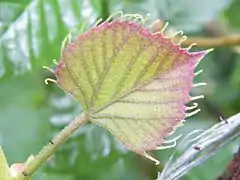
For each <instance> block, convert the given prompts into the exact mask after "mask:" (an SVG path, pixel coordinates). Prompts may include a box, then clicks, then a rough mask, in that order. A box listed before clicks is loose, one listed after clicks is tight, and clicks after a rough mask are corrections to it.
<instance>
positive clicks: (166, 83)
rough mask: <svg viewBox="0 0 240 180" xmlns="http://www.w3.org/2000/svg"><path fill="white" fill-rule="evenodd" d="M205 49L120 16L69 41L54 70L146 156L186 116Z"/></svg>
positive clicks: (94, 115) (99, 119) (90, 110)
mask: <svg viewBox="0 0 240 180" xmlns="http://www.w3.org/2000/svg"><path fill="white" fill-rule="evenodd" d="M123 16H124V15H123ZM206 53H207V52H205V51H202V52H198V53H188V52H187V50H185V51H184V50H181V49H180V47H178V46H177V45H174V44H173V43H172V42H170V39H168V40H167V39H164V38H163V37H161V36H160V35H159V34H155V35H153V34H151V32H149V30H144V29H143V27H141V25H139V24H136V23H133V22H131V21H130V22H129V21H123V22H121V21H120V20H119V19H117V20H115V21H113V22H112V23H108V22H104V23H102V24H100V25H99V26H98V27H96V28H94V29H91V30H89V31H87V32H86V33H85V34H84V35H80V36H79V37H78V40H77V41H76V42H74V43H72V44H70V45H68V46H67V47H66V49H64V50H63V53H62V57H61V60H60V62H59V65H58V68H57V70H56V72H55V74H56V76H57V84H58V85H59V86H60V87H61V88H63V89H64V90H65V91H67V92H69V93H71V94H72V95H73V96H74V97H75V98H76V99H77V100H78V101H79V102H80V103H81V105H82V107H83V112H84V113H86V114H88V115H89V117H90V120H91V121H92V122H94V123H97V124H99V125H100V126H103V127H105V128H106V129H107V130H109V131H110V132H111V133H112V134H114V135H115V136H117V137H118V138H119V139H120V140H121V141H122V142H123V144H124V145H125V146H126V147H128V148H129V149H131V150H133V151H135V152H137V153H139V154H142V155H146V154H145V153H146V151H148V150H154V149H157V147H158V146H159V145H160V144H161V143H162V142H163V141H164V140H163V138H164V137H165V136H167V135H168V134H169V133H171V132H173V130H174V129H175V127H176V126H177V125H180V124H181V122H182V120H183V119H184V118H185V117H186V115H185V104H186V103H187V102H189V101H190V97H189V92H190V90H191V88H192V86H193V83H192V80H193V77H194V75H193V71H194V66H195V65H196V63H197V62H198V61H199V60H200V59H202V58H203V57H204V55H205V54H206Z"/></svg>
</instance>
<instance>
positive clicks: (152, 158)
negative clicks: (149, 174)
mask: <svg viewBox="0 0 240 180" xmlns="http://www.w3.org/2000/svg"><path fill="white" fill-rule="evenodd" d="M143 156H145V157H146V158H147V159H150V160H151V161H153V162H155V164H156V165H159V164H160V161H159V160H157V159H156V158H154V157H152V156H151V155H149V154H148V153H146V152H144V153H143Z"/></svg>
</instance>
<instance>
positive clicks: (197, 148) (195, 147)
mask: <svg viewBox="0 0 240 180" xmlns="http://www.w3.org/2000/svg"><path fill="white" fill-rule="evenodd" d="M193 149H195V150H197V151H200V150H201V147H199V146H194V147H193Z"/></svg>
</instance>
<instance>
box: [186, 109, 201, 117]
mask: <svg viewBox="0 0 240 180" xmlns="http://www.w3.org/2000/svg"><path fill="white" fill-rule="evenodd" d="M200 111H201V109H196V110H195V111H192V112H189V113H186V117H191V116H193V115H195V114H197V113H198V112H200Z"/></svg>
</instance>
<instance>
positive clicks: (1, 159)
mask: <svg viewBox="0 0 240 180" xmlns="http://www.w3.org/2000/svg"><path fill="white" fill-rule="evenodd" d="M0 179H2V180H10V179H11V177H10V172H9V167H8V163H7V160H6V158H5V155H4V153H3V150H2V148H1V146H0Z"/></svg>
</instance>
